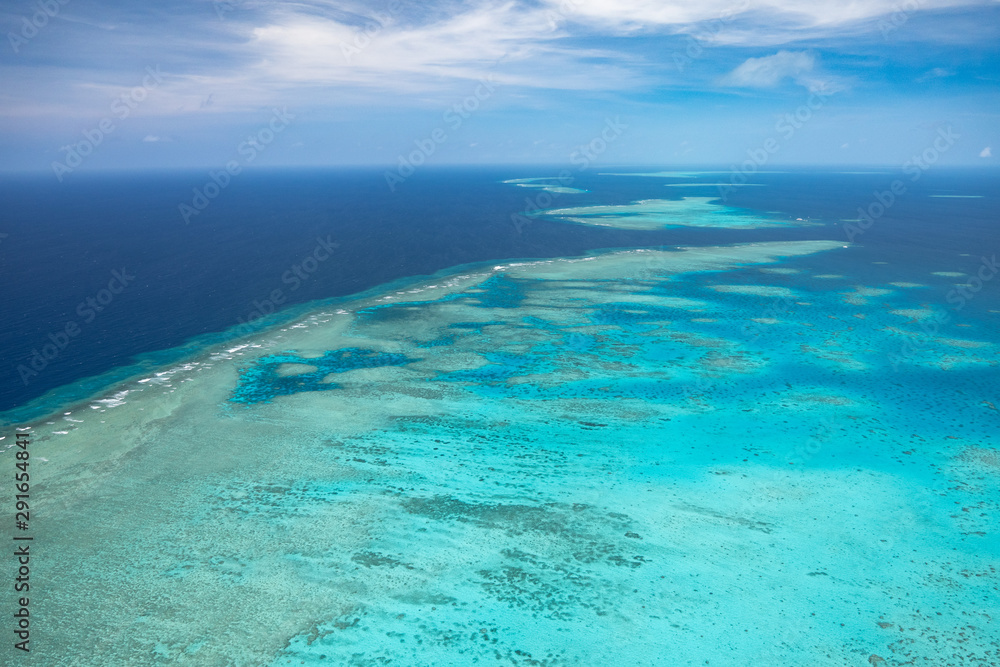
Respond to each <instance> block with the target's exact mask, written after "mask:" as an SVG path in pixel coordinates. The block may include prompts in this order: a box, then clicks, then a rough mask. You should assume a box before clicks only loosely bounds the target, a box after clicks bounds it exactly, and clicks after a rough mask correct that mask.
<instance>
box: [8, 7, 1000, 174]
mask: <svg viewBox="0 0 1000 667" xmlns="http://www.w3.org/2000/svg"><path fill="white" fill-rule="evenodd" d="M0 28H2V33H3V35H4V39H3V43H2V44H0V169H3V170H5V171H21V170H49V171H52V172H53V174H54V175H55V176H56V177H57V178H59V179H60V180H62V179H64V178H72V177H73V175H74V174H76V173H79V172H82V171H85V170H100V169H120V168H127V169H139V168H222V167H224V165H226V164H227V163H228V164H234V163H235V164H237V165H239V166H241V167H251V166H253V167H257V166H263V167H274V166H318V165H324V166H326V165H329V166H340V165H379V166H381V165H394V166H396V167H397V168H400V169H405V166H404V165H405V164H406V163H416V162H417V161H419V162H420V163H426V164H440V165H448V164H536V163H537V164H555V165H560V164H562V165H566V166H571V165H574V164H582V162H583V161H584V160H585V161H586V162H587V163H588V164H591V163H593V164H607V165H611V164H616V165H709V164H712V165H739V164H741V163H745V162H746V161H747V160H751V161H755V162H756V163H757V164H758V165H759V166H761V167H763V165H765V164H766V165H768V166H776V165H885V166H896V167H898V166H900V165H902V164H904V163H906V162H907V161H908V160H911V159H913V158H914V157H919V156H921V155H925V154H930V153H928V151H930V149H931V148H932V147H934V145H935V143H934V142H935V141H938V148H941V147H943V146H944V145H945V143H947V147H946V149H945V150H940V151H938V150H936V149H935V151H934V153H935V154H936V157H935V160H936V161H938V162H939V163H940V164H943V165H944V164H948V165H982V166H987V165H993V164H995V160H996V158H995V157H994V153H995V152H1000V123H998V120H1000V86H998V83H1000V1H998V0H992V1H981V0H978V1H973V0H811V1H808V0H735V1H733V0H699V1H698V2H691V1H690V0H683V1H682V2H674V1H673V0H659V1H658V0H616V1H614V2H610V1H605V0H534V1H523V0H498V1H491V0H466V1H454V2H453V1H447V0H445V1H433V0H430V1H427V2H412V1H406V0H373V1H372V2H351V1H340V0H301V1H292V2H265V1H263V0H188V1H180V0H156V1H155V2H153V1H151V2H146V3H135V2H124V1H111V0H30V1H28V0H0ZM942 136H948V137H949V140H948V142H942V141H941V140H940V137H942Z"/></svg>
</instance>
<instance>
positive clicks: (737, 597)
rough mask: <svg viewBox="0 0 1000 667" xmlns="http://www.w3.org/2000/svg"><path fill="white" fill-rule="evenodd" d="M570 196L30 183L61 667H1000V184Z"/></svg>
mask: <svg viewBox="0 0 1000 667" xmlns="http://www.w3.org/2000/svg"><path fill="white" fill-rule="evenodd" d="M603 172H607V173H603ZM557 173H558V170H555V169H547V168H541V167H503V168H478V169H469V168H465V169H461V170H459V169H431V168H427V169H424V170H420V171H418V172H417V174H416V175H414V176H413V177H411V178H409V179H408V180H406V182H405V183H402V184H400V185H399V186H398V187H397V189H396V191H395V192H390V191H389V189H388V187H387V185H386V182H385V179H384V177H383V173H382V171H377V170H308V171H290V170H286V171H274V172H266V171H261V172H249V173H246V174H243V175H241V176H239V177H238V178H236V179H234V181H233V183H232V184H231V185H229V186H228V187H227V188H225V189H223V190H222V192H221V194H219V196H218V197H217V198H215V199H214V200H213V201H212V202H211V203H210V204H209V205H208V206H207V207H206V208H205V210H204V211H202V212H201V213H199V214H198V215H197V216H194V217H192V218H191V220H190V222H189V223H185V221H184V220H183V219H182V216H181V214H180V213H179V211H178V205H179V204H180V203H181V202H186V201H190V200H191V198H192V188H194V187H198V186H201V185H202V184H203V183H204V182H205V178H206V176H205V174H204V173H201V172H188V173H185V172H163V173H153V172H149V173H141V174H113V173H107V174H99V175H98V174H93V175H85V174H80V175H79V176H76V175H74V177H73V178H72V179H71V180H67V182H66V183H65V184H61V185H60V184H57V183H55V182H54V179H52V177H51V176H50V175H46V176H44V177H42V176H37V177H28V176H24V177H5V178H4V179H3V181H2V182H0V210H2V211H3V214H2V215H3V220H2V222H0V232H2V233H4V234H6V236H4V237H2V239H0V261H2V270H3V272H4V275H5V276H7V278H6V279H5V284H4V297H3V300H2V302H0V348H2V350H3V364H2V366H0V374H2V376H0V410H2V411H3V412H0V421H4V422H6V423H7V424H8V425H9V426H16V427H18V428H21V429H24V430H25V431H26V432H30V434H31V438H32V447H33V449H32V457H35V458H33V459H32V460H33V461H38V462H37V463H33V465H35V466H37V468H35V469H33V470H37V474H38V479H39V481H38V482H37V484H36V486H35V487H34V488H37V489H38V491H37V496H38V498H39V500H38V501H37V502H38V503H39V505H40V507H39V509H38V510H37V512H38V516H39V517H41V518H39V519H37V521H36V522H35V524H34V525H33V530H34V531H35V534H36V535H37V540H38V543H39V544H43V545H45V546H46V549H47V551H46V552H45V553H46V554H50V555H47V556H46V557H45V558H42V559H39V561H38V563H37V565H35V564H34V563H33V568H34V569H33V571H32V575H33V576H37V577H38V578H39V580H40V581H44V582H46V585H45V588H44V589H42V590H41V591H40V592H39V593H38V594H37V598H38V600H37V602H35V603H33V604H34V606H33V607H32V614H35V615H37V623H36V625H37V627H38V630H37V634H33V635H32V637H33V639H36V641H37V645H38V647H39V650H40V651H42V652H48V653H43V658H42V661H41V662H39V663H38V664H53V665H55V664H74V665H76V664H91V663H90V662H88V660H90V659H91V658H90V657H88V656H93V655H100V656H102V659H104V660H106V662H104V664H129V662H128V661H129V660H130V659H132V658H134V656H145V658H144V659H148V660H149V661H154V660H162V661H165V662H176V663H182V662H197V663H198V664H240V665H243V664H246V665H251V664H252V665H261V664H267V665H284V664H307V665H313V664H315V665H321V664H332V665H376V664H402V665H467V664H474V663H479V664H486V663H494V662H497V661H500V662H502V663H505V664H534V665H578V664H588V665H611V664H622V665H640V664H641V665H654V664H655V665H689V664H690V665H695V664H698V665H701V664H712V665H770V664H789V665H791V664H809V665H830V666H831V667H832V666H842V665H845V664H858V665H860V664H873V665H877V664H883V663H884V662H885V661H889V662H888V664H913V665H926V666H928V667H929V666H931V665H943V664H955V665H959V664H967V665H987V664H998V663H1000V640H998V637H1000V629H998V627H997V623H998V622H1000V596H998V594H997V591H998V576H1000V571H998V563H1000V542H998V541H997V540H996V527H997V516H998V512H1000V450H998V442H997V440H998V438H1000V405H998V400H1000V391H998V390H1000V372H998V371H1000V325H998V322H1000V320H998V315H1000V277H998V270H1000V269H998V266H997V255H998V254H1000V179H998V178H997V172H996V171H995V170H994V171H989V170H972V169H968V170H959V169H944V168H941V169H938V168H934V169H931V170H930V171H927V172H925V173H920V174H918V176H919V177H918V178H916V179H914V178H913V177H912V176H913V175H912V174H906V173H900V172H893V171H888V170H887V171H863V172H862V171H858V172H849V171H846V170H840V171H834V170H809V169H801V170H794V171H787V172H762V173H759V174H756V175H754V176H752V177H751V178H750V180H749V183H748V184H747V185H745V186H742V187H737V188H733V189H728V188H725V187H724V186H723V191H724V192H725V195H726V196H725V200H724V201H723V200H722V199H720V193H721V192H722V191H720V189H719V188H720V186H718V185H717V184H718V183H723V184H724V183H727V182H729V180H730V174H729V172H728V171H726V170H725V169H724V168H723V169H721V170H720V171H705V170H704V169H702V170H698V171H670V172H659V171H657V170H656V169H655V168H636V169H627V170H626V169H621V168H615V169H605V170H602V173H598V172H597V170H589V171H581V172H570V173H569V176H570V177H571V178H565V179H563V180H562V181H557V180H555V179H554V178H553V177H554V176H556V174H557ZM893 190H895V194H890V193H892V192H893ZM859 208H860V209H862V211H864V212H867V215H870V216H871V217H870V219H868V220H866V219H865V214H864V213H863V214H862V215H861V216H860V217H859ZM258 314H264V315H266V316H265V317H260V318H259V317H257V315H258ZM250 320H252V323H250V324H247V322H248V321H250ZM0 435H2V436H4V437H3V438H0V450H2V451H3V452H4V453H8V454H9V452H10V451H11V449H10V448H11V447H12V446H13V442H12V440H13V438H12V437H11V435H12V434H11V433H9V432H4V433H3V434H0ZM34 474H35V473H33V475H34ZM57 555H58V557H56V556H57ZM57 561H58V562H57ZM34 646H35V644H33V647H34ZM33 650H34V648H33ZM796 656H797V658H795V659H794V660H793V657H796ZM875 657H877V658H878V660H875V659H874V658H875ZM880 661H882V662H880Z"/></svg>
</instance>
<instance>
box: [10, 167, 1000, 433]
mask: <svg viewBox="0 0 1000 667" xmlns="http://www.w3.org/2000/svg"><path fill="white" fill-rule="evenodd" d="M649 170H650V169H649V168H636V169H635V171H649ZM606 171H615V172H622V171H626V170H623V169H621V168H615V169H608V170H606ZM558 172H559V169H558V168H544V167H538V166H531V167H503V168H499V167H498V168H461V169H458V168H447V169H446V168H437V169H432V168H425V169H423V170H421V171H418V173H417V174H415V175H414V176H412V177H411V178H410V179H408V180H407V181H406V182H405V183H403V184H401V185H399V186H398V187H397V188H396V190H395V192H390V190H389V188H388V187H387V185H386V182H385V180H384V177H383V172H382V171H381V170H374V169H355V170H281V171H258V172H248V173H245V174H242V175H240V176H239V177H238V178H236V179H234V180H233V182H232V183H231V184H230V185H229V186H228V187H227V188H225V189H224V190H222V192H221V193H220V194H219V196H218V197H216V198H215V199H214V200H212V201H211V203H210V204H209V206H208V207H207V208H205V209H204V210H203V211H202V212H201V213H199V214H198V215H197V216H195V217H192V218H191V221H190V223H189V224H186V223H185V221H184V220H183V218H182V216H181V214H180V212H179V209H178V206H179V204H180V203H182V202H190V201H191V199H192V190H193V188H195V187H200V186H203V185H204V183H205V181H206V172H203V171H197V172H179V171H172V172H144V173H101V174H89V175H88V174H79V175H76V174H74V175H73V176H72V178H67V179H66V181H65V182H63V183H58V182H57V181H56V180H55V179H54V178H53V177H52V175H51V174H42V175H23V176H10V175H8V176H4V177H3V179H2V181H0V235H3V236H0V267H2V268H0V271H2V275H3V297H2V300H0V350H2V353H3V354H2V359H3V361H2V363H0V412H3V411H7V410H11V409H13V408H16V407H18V406H23V405H25V404H26V403H28V402H29V401H32V400H33V399H36V398H38V397H40V396H42V395H43V394H45V393H46V392H49V391H51V390H53V389H56V388H59V387H66V386H69V389H67V390H64V391H68V394H67V395H75V394H79V396H80V397H81V398H82V397H84V396H86V395H88V394H89V393H92V390H94V389H97V388H100V386H101V385H102V384H105V383H107V382H109V381H110V380H111V379H114V374H113V371H114V370H115V369H119V371H120V372H121V373H123V374H128V373H130V372H133V371H134V368H135V367H134V366H133V364H136V363H140V364H146V365H152V364H156V363H160V362H165V361H171V360H173V358H175V357H176V356H177V355H179V354H183V353H186V352H185V350H186V351H195V350H197V349H198V347H199V346H201V345H204V344H208V343H211V342H215V341H218V340H221V339H222V338H224V337H225V336H231V335H233V332H232V331H231V328H232V327H234V326H236V325H239V324H240V323H242V322H245V321H247V320H248V318H251V317H253V316H254V315H255V314H256V312H258V311H260V310H269V309H270V306H269V305H268V302H270V297H271V296H273V295H274V294H275V292H276V291H278V292H277V294H278V295H279V297H280V298H279V299H278V300H279V301H281V303H280V305H279V307H278V310H280V311H284V312H288V309H289V308H291V307H293V306H294V305H296V304H303V303H307V302H311V301H314V300H320V299H329V298H331V297H341V296H345V295H350V294H354V293H357V292H360V291H363V290H366V289H369V288H373V287H375V286H378V285H381V284H385V283H388V282H390V281H393V280H397V279H403V278H407V277H412V276H419V275H427V274H431V273H434V272H435V271H439V270H441V269H445V268H448V267H451V266H455V265H460V264H467V263H474V262H483V261H493V260H501V259H511V258H543V257H559V256H574V255H581V254H585V253H587V252H588V251H592V250H596V249H603V248H631V247H664V246H666V247H670V246H684V245H712V244H728V243H745V242H752V241H773V240H793V239H832V240H843V241H844V243H845V244H846V243H847V242H848V238H847V236H848V234H847V232H845V224H846V223H845V222H844V220H845V219H851V218H856V217H857V216H858V208H859V207H868V206H869V205H870V204H871V203H872V202H873V201H874V200H875V199H874V193H876V192H881V191H885V190H887V189H888V188H889V185H890V183H891V182H892V181H893V180H895V179H902V180H903V181H904V182H905V184H906V188H907V189H906V192H905V193H904V194H902V195H900V196H899V197H898V198H897V200H896V201H895V203H894V204H893V205H892V206H890V207H889V209H888V210H887V211H886V212H885V213H884V214H883V215H882V216H881V217H879V218H878V219H877V221H876V222H875V224H873V225H871V226H870V227H869V228H868V229H867V230H865V231H864V233H863V234H862V235H861V236H858V237H857V238H855V239H853V240H854V242H855V248H854V249H853V250H852V252H853V253H854V254H853V257H854V258H855V260H856V261H855V262H854V263H853V266H854V267H855V269H856V273H854V274H853V275H852V277H856V279H857V281H858V282H859V283H865V284H876V283H878V282H885V281H887V280H892V279H893V278H895V279H900V278H899V276H900V275H901V271H902V273H904V274H905V273H909V272H912V273H913V275H918V274H920V273H921V267H922V266H924V265H927V266H930V265H932V264H933V265H934V266H936V267H938V268H939V267H940V263H941V257H942V256H943V255H948V256H953V257H954V261H955V267H954V271H964V272H966V273H969V274H974V273H975V271H976V270H977V267H978V266H979V265H980V264H981V259H982V258H983V257H985V258H987V259H989V258H990V257H992V256H993V255H995V254H996V253H998V252H1000V220H998V218H997V211H998V207H997V201H998V197H1000V179H998V173H997V172H996V171H995V170H993V171H988V170H971V169H962V170H959V169H945V168H934V169H932V170H930V171H928V172H926V173H924V174H923V175H922V176H921V178H920V179H919V180H917V181H916V182H914V181H912V180H911V178H910V176H909V175H904V174H902V173H901V172H892V171H884V172H864V173H860V172H859V173H843V170H840V171H836V172H834V171H831V170H799V171H794V172H784V173H762V174H757V175H755V176H754V177H753V182H755V183H760V184H765V185H767V186H768V187H744V188H738V189H735V190H733V191H732V192H731V193H730V195H729V198H728V201H727V203H728V204H730V205H732V206H737V207H744V208H747V209H751V210H754V211H767V212H770V213H771V214H772V215H774V216H775V217H778V218H782V217H785V218H788V219H790V220H794V219H795V218H805V219H807V220H812V221H814V222H816V223H819V224H815V225H812V226H805V227H781V228H763V229H746V230H732V229H709V228H702V229H698V228H683V227H682V228H672V229H665V230H661V231H626V230H620V229H612V228H600V227H595V226H585V225H578V224H567V223H565V222H561V221H557V220H550V219H546V218H532V219H531V222H530V224H516V223H515V222H514V221H512V217H511V216H512V215H517V214H519V213H521V212H523V211H524V210H525V209H526V208H530V206H531V204H532V203H534V204H536V205H537V204H538V203H539V201H541V203H543V204H549V205H550V206H551V207H553V208H557V207H560V206H591V205H606V204H625V203H628V202H631V201H635V200H641V199H654V198H669V197H681V196H705V195H706V193H707V192H708V193H711V194H714V193H715V192H716V191H715V190H714V189H711V190H708V189H706V188H701V189H700V190H698V191H695V190H690V191H689V190H688V189H686V188H683V187H678V188H669V189H667V190H669V191H668V192H665V188H664V186H663V179H660V178H649V177H639V176H636V177H622V176H607V175H602V174H600V173H598V170H592V171H590V172H582V173H581V172H576V173H573V174H572V178H573V181H572V187H574V188H581V189H585V190H587V191H588V192H586V193H582V194H554V195H552V196H551V198H549V197H548V195H544V196H540V195H539V191H538V190H530V189H527V188H520V187H512V186H511V185H509V184H504V183H503V182H502V181H504V180H506V179H513V178H525V177H530V176H554V175H556V174H557V173H558ZM728 178H729V175H728V174H725V173H723V174H717V175H715V176H705V177H702V180H705V181H706V182H708V181H711V180H713V179H714V180H720V179H721V180H728ZM932 194H933V195H937V196H933V197H932V196H929V195H932ZM941 195H945V196H941ZM956 195H957V196H956ZM320 247H321V248H324V250H321V251H317V248H320ZM310 257H312V258H313V259H309V258H310ZM316 257H322V258H323V259H322V260H316V259H315V258H316ZM931 258H935V259H934V260H933V262H932V261H931ZM824 261H831V262H832V261H836V262H838V266H837V267H836V272H843V260H842V258H840V257H839V255H835V254H830V255H827V256H823V255H820V256H817V258H815V260H814V263H815V264H817V265H821V264H822V263H823V262H824ZM875 262H886V263H887V264H880V263H875ZM831 271H833V269H831ZM115 272H117V274H116V273H115ZM925 273H926V271H925ZM116 275H117V276H118V277H116ZM122 281H124V283H125V284H124V285H123V284H122ZM937 296H938V298H939V300H940V301H941V302H942V303H943V302H944V301H945V298H946V294H945V293H942V294H940V295H937ZM88 300H89V301H88ZM998 303H1000V281H998V282H997V283H996V284H993V285H986V286H985V287H984V288H983V289H982V290H981V292H980V293H978V294H977V296H976V298H975V299H973V300H971V301H969V303H968V304H967V307H965V308H964V309H963V311H962V317H963V318H978V319H982V320H986V319H989V320H991V321H995V318H996V316H995V314H991V313H990V311H991V310H993V311H995V310H997V309H998V308H1000V305H998ZM279 315H280V314H279ZM226 330H230V332H229V333H228V334H224V335H223V334H221V333H220V332H224V331H226ZM67 331H73V332H75V333H74V334H73V335H69V334H68V333H66V332H67ZM185 345H186V346H187V347H186V348H185V347H182V346H185ZM46 346H48V348H47V350H46V349H44V348H46ZM178 348H181V349H178ZM36 351H38V352H39V354H41V353H43V352H46V353H47V356H48V357H49V358H48V359H45V360H44V361H45V363H44V364H42V363H41V362H39V361H38V359H37V358H36V360H35V365H34V366H32V357H33V356H35V352H36ZM163 351H169V352H163ZM129 367H131V368H133V371H127V369H128V368H129ZM26 370H27V371H31V372H26ZM109 372H112V373H111V375H108V374H109ZM96 376H103V377H102V378H101V379H99V380H93V379H92V380H91V381H89V382H88V381H87V378H95V377H96ZM11 415H14V416H23V415H16V414H15V413H11Z"/></svg>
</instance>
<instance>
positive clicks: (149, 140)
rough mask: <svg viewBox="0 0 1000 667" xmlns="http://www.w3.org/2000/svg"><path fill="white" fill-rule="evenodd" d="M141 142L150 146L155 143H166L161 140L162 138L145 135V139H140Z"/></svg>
mask: <svg viewBox="0 0 1000 667" xmlns="http://www.w3.org/2000/svg"><path fill="white" fill-rule="evenodd" d="M142 140H143V141H144V142H146V143H150V144H152V143H156V142H158V141H166V140H165V139H162V138H160V137H158V136H156V135H155V134H147V135H146V136H145V137H143V138H142Z"/></svg>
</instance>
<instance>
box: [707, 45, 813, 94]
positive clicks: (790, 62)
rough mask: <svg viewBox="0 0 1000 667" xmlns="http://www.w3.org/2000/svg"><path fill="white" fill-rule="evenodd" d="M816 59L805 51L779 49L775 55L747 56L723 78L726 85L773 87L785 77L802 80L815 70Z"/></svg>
mask: <svg viewBox="0 0 1000 667" xmlns="http://www.w3.org/2000/svg"><path fill="white" fill-rule="evenodd" d="M815 66H816V59H815V58H814V57H813V56H812V55H811V54H809V53H806V52H805V51H778V52H777V53H775V54H774V55H773V56H764V57H762V58H747V60H746V61H745V62H744V63H743V64H742V65H740V66H739V67H737V68H736V69H734V70H733V71H732V72H730V73H729V74H727V75H726V76H725V77H723V79H722V84H723V85H725V86H735V87H738V88H773V87H774V86H777V85H778V84H779V83H782V82H784V80H785V79H793V80H796V81H800V80H802V78H803V75H807V74H809V73H810V72H812V71H813V68H814V67H815Z"/></svg>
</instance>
